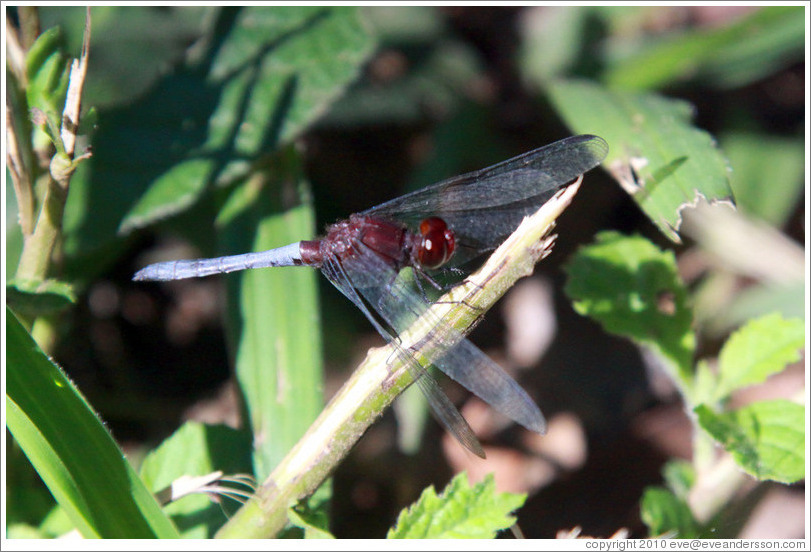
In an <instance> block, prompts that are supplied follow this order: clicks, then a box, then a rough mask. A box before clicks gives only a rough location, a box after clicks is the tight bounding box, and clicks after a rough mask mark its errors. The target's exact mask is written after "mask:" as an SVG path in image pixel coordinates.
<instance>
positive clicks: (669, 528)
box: [639, 487, 699, 539]
mask: <svg viewBox="0 0 811 552" xmlns="http://www.w3.org/2000/svg"><path fill="white" fill-rule="evenodd" d="M639 510H640V515H641V517H642V521H643V522H644V523H645V525H647V526H648V532H649V534H650V536H651V537H659V536H662V535H672V536H674V537H677V538H684V539H690V538H695V537H697V536H698V534H699V526H698V522H697V521H696V520H695V519H694V518H693V514H692V512H691V511H690V507H689V506H688V505H687V503H686V502H685V501H684V500H683V499H681V498H679V497H677V496H676V495H674V494H673V493H671V492H670V491H668V490H666V489H662V488H660V487H648V488H647V489H645V493H644V494H643V495H642V502H641V503H640V506H639Z"/></svg>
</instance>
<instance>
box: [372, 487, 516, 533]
mask: <svg viewBox="0 0 811 552" xmlns="http://www.w3.org/2000/svg"><path fill="white" fill-rule="evenodd" d="M525 500H526V495H518V494H511V493H497V492H496V490H495V480H494V479H493V475H492V474H488V475H487V477H485V479H484V481H482V482H481V483H478V484H476V485H474V486H472V487H471V486H470V485H469V483H468V480H467V474H466V473H465V472H462V473H459V474H457V475H456V477H454V478H453V479H452V480H451V482H450V483H448V486H447V487H445V490H444V491H442V494H440V495H439V496H437V494H436V492H435V491H434V488H433V486H431V487H428V488H427V489H425V490H424V491H423V493H422V496H420V498H419V500H418V501H417V502H415V503H414V504H412V505H411V506H410V507H409V508H408V509H407V510H403V511H402V512H400V516H399V517H398V518H397V524H396V525H395V526H394V527H393V528H392V529H390V530H389V533H388V535H387V537H386V538H389V539H459V538H470V539H492V538H494V537H495V536H496V533H498V532H499V531H501V530H502V529H507V528H508V527H510V526H512V525H513V524H514V523H515V517H514V516H512V515H510V514H511V513H512V512H513V511H514V510H516V509H517V508H519V507H521V505H522V504H524V501H525Z"/></svg>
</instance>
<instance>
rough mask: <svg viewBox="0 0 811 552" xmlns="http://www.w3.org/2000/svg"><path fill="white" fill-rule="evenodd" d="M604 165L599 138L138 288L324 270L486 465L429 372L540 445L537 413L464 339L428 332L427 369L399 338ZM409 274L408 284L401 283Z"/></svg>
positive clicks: (166, 272)
mask: <svg viewBox="0 0 811 552" xmlns="http://www.w3.org/2000/svg"><path fill="white" fill-rule="evenodd" d="M607 153H608V144H606V142H605V140H603V139H602V138H600V137H599V136H594V135H588V134H584V135H578V136H572V137H569V138H565V139H563V140H559V141H557V142H554V143H552V144H549V145H546V146H543V147H540V148H538V149H535V150H532V151H529V152H527V153H524V154H522V155H519V156H517V157H514V158H512V159H509V160H507V161H503V162H501V163H498V164H495V165H492V166H490V167H487V168H484V169H481V170H477V171H473V172H470V173H467V174H463V175H460V176H455V177H453V178H449V179H447V180H443V181H441V182H439V183H437V184H433V185H431V186H428V187H425V188H422V189H420V190H416V191H414V192H411V193H408V194H405V195H403V196H400V197H398V198H395V199H392V200H390V201H387V202H385V203H382V204H380V205H378V206H376V207H372V208H371V209H367V210H366V211H362V212H360V213H356V214H352V215H350V216H349V218H348V219H347V220H343V221H340V222H337V223H335V224H332V225H331V226H329V227H328V228H327V230H326V234H325V235H324V236H323V237H322V238H320V239H316V240H305V241H299V242H295V243H292V244H289V245H286V246H283V247H278V248H274V249H270V250H267V251H261V252H256V253H244V254H239V255H230V256H225V257H217V258H208V259H194V260H177V261H168V262H160V263H155V264H151V265H148V266H146V267H145V268H143V269H141V270H139V271H138V272H137V273H136V274H135V275H134V277H133V280H138V281H145V280H154V281H166V280H179V279H183V278H197V277H203V276H209V275H213V274H220V273H229V272H234V271H239V270H246V269H255V268H266V267H281V266H310V267H314V268H319V269H320V270H321V272H322V273H323V274H324V276H325V277H326V278H327V279H328V280H329V281H330V282H331V283H332V284H333V285H334V286H335V287H336V288H337V289H338V290H339V291H340V292H341V293H342V294H343V295H344V296H346V297H347V298H348V299H349V300H350V301H352V302H353V303H354V304H355V305H356V306H357V307H358V308H359V309H360V310H361V311H362V312H363V314H364V315H365V316H366V318H367V319H368V320H369V321H370V322H371V324H372V325H373V326H374V327H375V329H376V330H377V331H378V333H380V335H382V336H383V338H384V339H385V340H386V341H387V342H388V343H389V344H391V345H392V347H393V348H394V351H395V353H396V354H395V355H393V357H391V358H394V357H396V358H398V359H399V360H400V361H402V362H403V363H404V364H405V365H406V366H407V368H408V370H409V371H410V372H411V375H412V376H413V379H414V381H416V383H417V385H418V387H419V388H420V389H421V390H422V392H423V394H424V395H425V397H426V398H427V400H428V404H429V405H430V406H431V409H432V411H433V412H434V415H435V417H436V418H437V419H438V421H439V422H440V423H441V424H442V425H443V426H444V427H445V428H446V429H447V430H448V431H449V432H450V433H451V434H452V435H453V436H454V437H455V438H456V439H457V440H458V441H459V442H460V443H461V444H462V445H463V446H464V447H465V448H467V449H468V450H470V451H471V452H473V453H474V454H476V455H477V456H480V457H482V458H484V457H485V454H484V450H483V448H482V446H481V443H480V442H479V440H478V438H477V437H476V436H475V434H474V433H473V430H472V429H471V428H470V426H469V425H468V423H467V421H466V420H465V419H464V417H462V415H461V414H460V413H459V411H458V410H457V408H456V407H455V406H454V404H453V403H452V402H451V401H450V399H449V398H448V397H447V395H445V393H444V392H443V391H442V389H441V388H440V386H439V383H438V382H437V380H436V379H435V378H434V376H433V375H432V374H431V372H430V371H429V368H430V366H431V365H433V366H435V367H436V368H438V369H439V370H440V371H441V372H443V373H444V374H446V375H447V376H449V377H450V378H451V379H453V380H455V381H456V382H458V383H459V384H461V385H462V386H463V387H465V388H467V389H468V390H469V391H470V392H472V393H473V394H474V395H476V396H478V397H479V398H481V399H482V400H483V401H484V402H486V403H488V404H489V405H490V406H491V407H493V408H494V409H495V410H497V411H499V412H501V413H502V414H504V415H506V416H508V417H509V418H510V419H512V420H514V421H515V422H517V423H519V424H520V425H522V426H524V427H526V428H527V429H529V430H532V431H535V432H538V433H541V434H543V433H545V431H546V420H545V419H544V417H543V414H541V411H540V409H539V408H538V406H537V405H536V404H535V402H534V401H533V400H532V399H531V398H530V397H529V395H528V394H527V393H526V392H525V391H524V390H523V389H522V388H521V386H520V385H518V383H516V382H515V380H513V379H512V378H511V377H510V376H509V375H508V374H507V373H506V372H505V371H504V370H503V369H502V368H501V367H500V366H499V365H498V364H496V363H495V362H494V361H493V360H491V359H490V358H489V357H488V356H487V355H485V354H484V353H483V352H482V351H481V350H479V349H478V348H477V347H476V346H475V345H473V344H472V343H471V342H470V341H469V340H467V339H466V338H465V335H466V334H467V331H464V332H462V331H460V330H457V329H454V328H452V327H451V326H450V325H449V324H445V323H443V322H442V320H440V319H436V320H430V321H429V323H430V324H431V328H432V329H431V330H430V331H429V332H428V334H426V337H425V339H426V340H432V341H433V342H436V343H438V344H439V346H436V347H432V348H431V350H432V351H433V352H432V353H430V354H429V355H428V356H427V357H426V356H425V355H421V356H419V357H418V355H416V354H415V351H414V350H413V349H411V348H406V347H404V346H403V345H402V344H401V343H400V340H399V338H398V336H399V334H401V333H402V332H405V331H406V330H407V329H408V328H409V326H410V325H411V324H413V323H414V322H415V321H417V320H418V319H419V318H420V317H421V316H424V315H426V314H427V313H428V312H429V311H428V309H429V307H430V305H431V303H430V300H429V299H428V297H427V295H426V293H425V288H427V287H428V285H429V284H430V285H432V286H434V287H439V288H441V286H442V284H440V283H439V282H440V281H443V280H444V281H447V280H449V279H450V280H453V278H454V277H458V276H459V275H463V276H464V275H465V274H469V265H470V264H471V263H472V261H474V260H475V259H476V258H477V257H480V256H481V255H483V254H484V253H486V252H488V251H491V250H493V249H495V248H496V247H498V246H499V245H500V244H501V243H502V242H503V241H504V240H505V239H506V237H507V236H508V235H509V234H511V233H512V232H513V231H514V230H515V229H516V228H517V227H518V225H519V224H520V222H521V221H522V220H523V218H524V217H526V216H528V215H531V214H533V213H535V212H536V211H537V210H538V209H539V208H540V207H541V206H542V205H543V204H544V203H546V202H547V201H548V200H549V199H551V198H552V197H553V196H554V195H555V194H556V193H557V192H558V191H559V190H560V189H562V188H564V187H566V186H568V185H569V184H571V183H572V182H573V181H575V180H576V179H578V178H580V177H581V176H582V175H583V174H584V173H586V172H588V171H589V170H591V169H593V168H595V167H596V166H598V165H599V164H600V163H601V162H602V160H603V159H604V158H605V156H606V155H607ZM407 270H410V271H411V276H412V277H411V278H405V277H403V275H404V274H405V273H406V271H407ZM401 273H402V274H401ZM420 282H426V283H425V284H424V285H423V284H421V283H420ZM435 318H437V317H435ZM468 331H469V330H468ZM443 344H445V345H443ZM420 359H421V360H420ZM390 362H391V361H390Z"/></svg>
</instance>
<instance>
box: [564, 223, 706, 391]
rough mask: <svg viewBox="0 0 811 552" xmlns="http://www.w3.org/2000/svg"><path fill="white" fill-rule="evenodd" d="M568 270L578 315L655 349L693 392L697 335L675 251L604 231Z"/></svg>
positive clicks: (568, 286)
mask: <svg viewBox="0 0 811 552" xmlns="http://www.w3.org/2000/svg"><path fill="white" fill-rule="evenodd" d="M564 270H565V271H566V273H567V274H568V276H569V279H568V282H567V283H566V288H565V290H566V294H567V295H568V296H569V297H570V298H571V299H572V300H573V301H574V309H575V310H576V311H577V312H578V313H580V314H582V315H584V316H590V317H591V318H593V319H595V320H596V321H597V322H599V323H600V324H601V325H602V326H603V328H605V330H606V331H608V332H611V333H613V334H616V335H621V336H625V337H630V338H631V339H633V340H634V341H636V342H637V343H639V344H640V345H644V346H646V347H649V348H650V349H652V350H653V351H655V352H656V353H657V354H658V355H659V356H660V357H662V359H663V360H664V361H666V364H667V366H668V367H669V368H670V369H671V375H672V377H673V378H674V380H675V381H676V383H677V385H679V386H680V387H681V388H683V389H684V390H685V392H688V391H689V389H690V387H691V383H692V379H693V376H692V366H693V353H694V349H695V335H694V333H693V330H692V328H691V325H692V311H691V310H690V308H689V307H688V305H687V291H686V290H685V288H684V284H683V283H682V282H681V280H680V278H679V275H678V271H677V269H676V259H675V256H674V255H673V252H671V251H662V250H660V249H659V248H658V247H656V246H655V245H654V244H653V243H651V242H649V241H648V240H646V239H645V238H642V237H640V236H623V235H622V234H619V233H617V232H601V233H600V234H598V235H597V241H596V243H595V244H593V245H589V246H585V247H581V248H580V249H579V250H578V251H577V253H576V254H575V255H574V256H573V257H572V259H571V260H570V261H569V263H568V264H567V265H566V266H565V267H564Z"/></svg>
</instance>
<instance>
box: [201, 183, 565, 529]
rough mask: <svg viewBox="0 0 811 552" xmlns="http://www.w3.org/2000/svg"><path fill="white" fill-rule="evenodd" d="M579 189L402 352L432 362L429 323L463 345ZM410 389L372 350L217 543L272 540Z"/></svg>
mask: <svg viewBox="0 0 811 552" xmlns="http://www.w3.org/2000/svg"><path fill="white" fill-rule="evenodd" d="M578 188H579V181H578V183H577V184H574V185H572V186H569V187H568V188H566V189H565V190H563V191H562V192H560V193H559V194H558V195H557V196H555V197H554V198H553V199H551V200H550V201H549V202H547V203H546V204H545V205H544V206H543V207H541V209H540V210H539V211H538V212H537V213H536V214H534V215H533V216H531V217H528V218H527V219H525V220H524V222H523V223H522V224H521V225H520V226H519V227H518V229H516V231H515V232H514V233H513V234H512V235H511V236H510V237H509V238H508V239H507V240H506V241H505V242H504V243H503V244H502V245H501V247H499V248H498V249H497V250H496V251H495V252H494V253H493V255H491V257H490V258H489V259H488V260H487V262H486V263H485V265H484V266H483V267H482V268H481V269H480V270H478V271H477V272H476V273H475V274H473V275H471V276H470V277H469V278H468V279H467V280H465V281H464V282H463V283H462V284H460V285H459V286H456V287H455V288H453V289H452V290H451V291H450V292H449V293H447V294H446V295H445V296H443V297H442V298H441V299H440V300H439V301H437V302H436V303H435V304H434V305H432V306H431V308H430V309H429V312H427V313H426V315H425V316H422V317H421V318H420V319H419V320H417V321H416V322H415V324H413V325H412V326H411V328H409V330H408V331H406V332H403V333H402V334H401V335H400V336H399V338H400V340H401V347H402V348H403V349H405V350H410V349H413V350H418V351H419V354H421V355H426V356H429V357H430V354H431V351H432V350H433V348H436V347H438V346H439V345H438V344H436V343H429V341H431V340H427V339H424V338H425V337H426V335H428V332H430V331H431V330H432V328H433V324H432V323H431V322H427V321H433V320H438V319H440V320H443V322H444V323H447V324H450V325H451V326H452V327H454V328H455V329H456V330H457V332H452V333H453V334H455V335H457V336H458V337H459V338H461V337H462V336H463V335H464V334H465V333H466V331H465V329H466V328H469V327H470V326H472V325H473V324H474V323H475V322H476V321H477V320H478V318H479V317H480V316H481V315H482V313H483V312H484V311H486V310H487V309H488V308H490V307H491V306H492V305H493V304H494V303H495V302H496V301H497V300H498V298H500V297H501V296H502V295H503V294H504V293H505V292H506V291H507V290H508V289H509V288H510V286H512V285H513V284H514V283H515V282H516V281H517V280H518V279H519V278H521V277H523V276H526V275H529V274H531V273H532V270H533V268H534V266H535V263H536V262H538V261H539V260H540V259H541V258H543V257H544V256H546V255H547V254H548V253H549V251H550V250H551V247H552V244H553V242H554V237H546V238H545V239H544V237H545V236H547V235H548V234H549V232H550V231H551V229H552V228H553V227H554V221H555V219H556V218H557V217H558V216H559V215H560V213H561V212H563V210H564V209H565V208H566V207H567V206H568V205H569V203H570V202H571V200H572V198H573V197H574V195H575V194H576V193H577V190H578ZM441 346H442V347H443V348H444V347H447V346H448V345H447V344H445V345H441ZM445 350H447V349H445ZM413 381H414V380H413V376H412V375H411V372H410V371H409V370H407V369H406V367H405V366H404V364H403V362H402V361H401V360H400V359H399V358H398V355H397V354H396V353H395V352H394V349H393V348H392V346H387V347H382V348H378V349H372V350H370V351H369V353H368V354H367V357H366V359H365V360H364V362H363V363H362V364H361V365H360V366H359V367H358V369H357V370H355V372H354V373H353V374H352V376H351V377H350V379H349V380H348V381H347V382H346V384H344V386H343V387H342V388H341V390H340V391H339V392H338V393H337V394H336V395H335V397H334V398H333V399H332V400H331V401H330V403H329V404H328V405H327V407H326V408H325V409H324V410H323V411H322V413H321V415H320V416H319V417H318V418H317V419H316V421H315V422H314V423H313V424H312V425H311V426H310V428H309V429H308V430H307V433H305V435H304V436H303V437H302V438H301V440H300V441H299V442H298V443H297V444H296V446H295V447H293V449H292V450H291V451H290V452H289V453H288V455H287V456H286V457H285V458H284V459H283V460H282V461H281V463H280V464H279V465H278V466H277V467H276V469H275V470H274V471H273V473H271V475H270V476H269V477H268V479H267V480H266V481H265V482H264V483H263V484H262V486H261V487H260V488H259V490H258V491H257V493H256V495H255V496H254V497H253V498H252V499H251V500H249V501H248V502H247V503H246V504H245V505H244V506H243V507H242V508H241V509H240V510H239V511H238V512H237V513H236V514H235V515H234V516H233V517H232V518H231V519H230V520H229V521H228V523H226V524H225V525H224V526H223V527H222V528H221V529H220V531H219V532H218V533H217V537H218V538H268V537H273V536H275V535H276V534H277V533H278V532H279V531H280V530H281V529H283V528H284V526H285V524H286V523H287V512H288V508H290V507H291V506H294V505H295V504H296V503H297V502H298V501H299V500H301V499H303V498H305V497H307V496H309V495H310V494H312V493H313V492H314V491H315V490H316V489H317V488H318V487H319V485H321V483H322V482H323V481H324V480H325V479H326V478H327V476H328V475H329V474H330V473H331V472H332V471H333V470H334V469H335V467H336V466H337V465H338V464H339V463H340V461H341V460H342V459H343V458H344V457H345V456H346V455H347V454H348V452H349V450H350V449H351V448H352V446H353V445H354V444H355V442H356V441H357V440H358V439H359V438H360V437H361V435H363V433H364V432H365V431H366V429H367V428H368V427H369V426H370V425H371V424H372V423H373V422H374V421H375V419H376V418H377V417H378V416H380V415H381V414H382V412H383V411H384V410H385V408H386V407H387V406H388V405H389V404H390V403H391V402H392V401H393V400H394V398H395V397H396V396H397V395H398V394H399V393H400V392H402V391H403V390H404V389H405V388H406V387H408V386H409V385H410V384H411V383H413Z"/></svg>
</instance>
